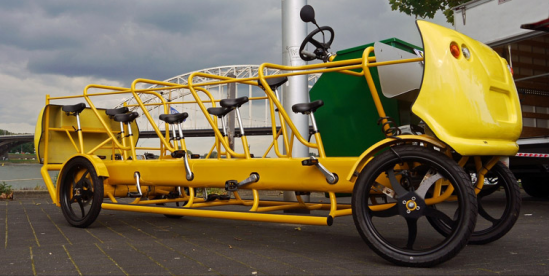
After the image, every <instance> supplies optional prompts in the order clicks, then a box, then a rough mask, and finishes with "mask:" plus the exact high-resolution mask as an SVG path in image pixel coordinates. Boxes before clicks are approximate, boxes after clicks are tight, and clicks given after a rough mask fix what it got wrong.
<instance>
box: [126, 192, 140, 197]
mask: <svg viewBox="0 0 549 276" xmlns="http://www.w3.org/2000/svg"><path fill="white" fill-rule="evenodd" d="M128 197H131V198H137V197H141V194H140V193H139V192H128Z"/></svg>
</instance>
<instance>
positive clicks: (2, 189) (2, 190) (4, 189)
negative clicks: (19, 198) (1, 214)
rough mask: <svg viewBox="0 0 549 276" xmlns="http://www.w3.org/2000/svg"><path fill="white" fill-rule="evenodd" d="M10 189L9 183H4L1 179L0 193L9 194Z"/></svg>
mask: <svg viewBox="0 0 549 276" xmlns="http://www.w3.org/2000/svg"><path fill="white" fill-rule="evenodd" d="M11 192H12V189H11V185H9V184H6V182H4V181H2V184H0V194H7V195H9V194H11Z"/></svg>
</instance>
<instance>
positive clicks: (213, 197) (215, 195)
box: [206, 194, 219, 202]
mask: <svg viewBox="0 0 549 276" xmlns="http://www.w3.org/2000/svg"><path fill="white" fill-rule="evenodd" d="M218 198H219V195H218V194H209V195H208V198H206V202H209V201H214V200H216V199H218Z"/></svg>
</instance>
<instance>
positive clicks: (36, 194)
mask: <svg viewBox="0 0 549 276" xmlns="http://www.w3.org/2000/svg"><path fill="white" fill-rule="evenodd" d="M49 196H50V193H49V192H48V191H44V190H40V191H35V190H14V191H13V197H14V199H21V198H44V197H49Z"/></svg>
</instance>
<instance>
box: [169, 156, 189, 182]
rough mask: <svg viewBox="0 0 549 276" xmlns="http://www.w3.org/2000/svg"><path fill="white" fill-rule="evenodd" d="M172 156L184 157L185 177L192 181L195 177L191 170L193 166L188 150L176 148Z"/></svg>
mask: <svg viewBox="0 0 549 276" xmlns="http://www.w3.org/2000/svg"><path fill="white" fill-rule="evenodd" d="M172 157H173V158H181V157H183V162H184V164H185V178H186V179H187V181H192V180H193V179H194V173H193V172H192V171H191V166H189V160H188V159H189V158H188V157H187V152H185V151H184V150H176V151H174V152H172ZM191 158H192V157H191Z"/></svg>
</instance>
